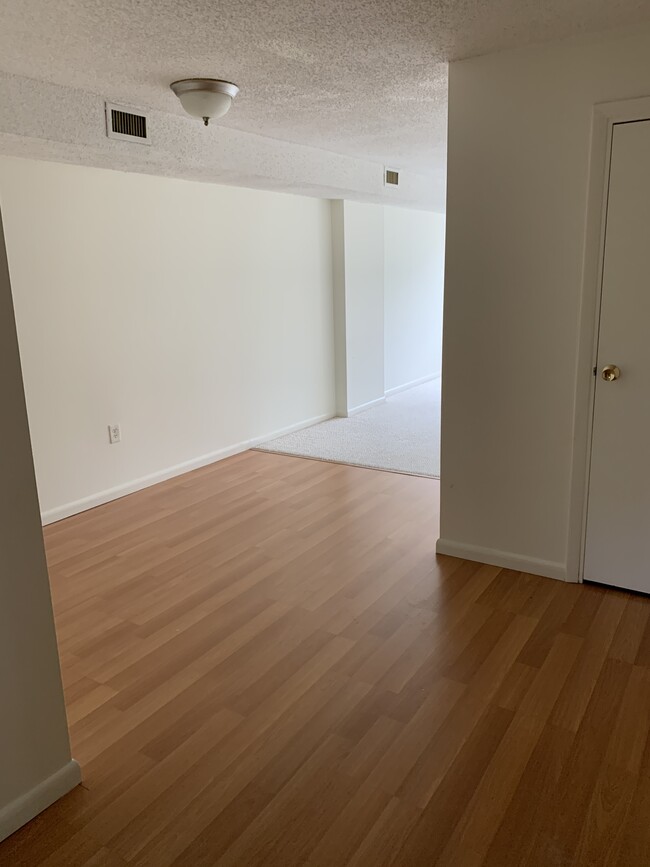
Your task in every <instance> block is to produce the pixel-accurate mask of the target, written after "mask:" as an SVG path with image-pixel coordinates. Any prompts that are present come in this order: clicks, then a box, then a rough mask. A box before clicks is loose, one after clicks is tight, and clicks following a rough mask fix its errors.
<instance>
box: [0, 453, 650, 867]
mask: <svg viewBox="0 0 650 867" xmlns="http://www.w3.org/2000/svg"><path fill="white" fill-rule="evenodd" d="M437 485H438V483H437V482H435V481H433V480H430V479H422V478H414V477H409V476H401V475H396V474H392V473H382V472H377V471H373V470H364V469H359V468H354V467H345V466H338V465H334V464H327V463H322V462H318V461H308V460H303V459H300V458H290V457H285V456H281V455H273V454H263V453H259V452H248V453H245V454H243V455H239V456H237V457H234V458H230V459H228V460H226V461H223V462H221V463H219V464H215V465H212V466H210V467H206V468H204V469H201V470H197V471H195V472H193V473H190V474H188V475H186V476H182V477H180V478H177V479H173V480H171V481H169V482H165V483H163V484H161V485H158V486H156V487H155V488H150V489H148V490H146V491H142V492H140V493H138V494H134V495H132V496H130V497H126V498H124V499H122V500H119V501H117V502H114V503H111V504H108V505H106V506H102V507H100V508H98V509H94V510H93V511H89V512H86V513H84V514H82V515H78V516H76V517H74V518H70V519H68V520H66V521H62V522H60V523H58V524H55V525H52V526H51V527H48V528H47V530H46V533H45V536H46V545H47V552H48V560H49V564H50V569H51V580H52V590H53V596H54V606H55V613H56V623H57V631H58V636H59V644H60V651H61V661H62V667H63V677H64V682H65V691H66V701H67V708H68V718H69V723H70V732H71V738H72V745H73V755H74V756H75V757H76V758H77V759H78V760H79V762H80V763H81V765H82V769H83V775H84V784H83V786H82V787H79V788H77V789H76V790H75V791H73V792H71V793H70V794H69V795H68V796H67V797H65V798H63V799H62V800H61V801H59V802H58V803H57V804H55V805H54V806H53V807H51V808H50V809H49V810H47V811H46V812H45V813H43V814H41V816H39V817H38V818H37V819H35V820H34V821H33V822H31V823H30V824H29V825H28V826H26V827H25V828H23V829H21V830H20V831H19V832H17V833H16V834H15V835H14V836H13V837H11V838H10V839H9V840H7V841H5V842H4V843H3V844H0V863H1V864H2V865H11V867H18V865H29V867H34V865H53V867H60V865H87V867H100V865H106V867H118V865H121V867H124V865H152V867H166V865H188V867H198V865H237V867H248V865H282V867H292V865H298V864H309V865H327V867H337V865H348V864H350V865H363V867H380V865H389V864H390V865H399V867H411V865H423V867H424V865H427V867H429V865H434V864H435V865H447V867H451V865H453V867H477V865H486V867H510V865H536V867H565V865H566V867H569V865H571V867H580V865H619V867H642V865H648V864H650V741H649V739H648V728H649V722H650V620H649V615H650V600H648V599H646V598H642V597H639V596H633V595H630V594H626V593H623V592H618V591H612V590H607V589H604V588H597V587H590V586H578V585H570V584H562V583H561V582H557V581H552V580H549V579H543V578H536V577H533V576H531V575H524V574H519V573H515V572H510V571H508V570H500V569H498V568H496V567H491V566H482V565H479V564H475V563H469V562H463V561H460V560H456V559H453V558H451V557H437V558H436V557H435V554H434V544H435V538H436V532H435V522H436V518H437Z"/></svg>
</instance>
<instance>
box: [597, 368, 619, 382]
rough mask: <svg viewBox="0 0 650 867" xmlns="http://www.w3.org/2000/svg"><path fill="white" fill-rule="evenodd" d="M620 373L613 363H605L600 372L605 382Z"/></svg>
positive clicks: (612, 380) (617, 376) (615, 377)
mask: <svg viewBox="0 0 650 867" xmlns="http://www.w3.org/2000/svg"><path fill="white" fill-rule="evenodd" d="M620 375H621V371H620V369H619V368H618V367H617V366H616V365H615V364H606V365H605V367H603V372H602V374H601V376H602V377H603V379H604V380H605V382H614V380H615V379H618V378H619V376H620Z"/></svg>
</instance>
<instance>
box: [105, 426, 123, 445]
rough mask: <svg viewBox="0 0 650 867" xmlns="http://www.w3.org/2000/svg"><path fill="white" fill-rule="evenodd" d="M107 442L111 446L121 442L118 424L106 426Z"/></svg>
mask: <svg viewBox="0 0 650 867" xmlns="http://www.w3.org/2000/svg"><path fill="white" fill-rule="evenodd" d="M108 441H109V442H110V444H111V445H115V443H119V442H122V431H121V430H120V426H119V424H109V426H108Z"/></svg>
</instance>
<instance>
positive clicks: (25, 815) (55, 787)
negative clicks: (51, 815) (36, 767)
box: [0, 759, 81, 840]
mask: <svg viewBox="0 0 650 867" xmlns="http://www.w3.org/2000/svg"><path fill="white" fill-rule="evenodd" d="M80 782H81V769H80V768H79V765H78V764H77V762H75V760H74V759H70V761H69V762H68V764H67V765H64V766H63V767H62V768H61V769H60V770H58V771H57V772H56V773H55V774H52V776H51V777H48V778H47V779H46V780H43V782H42V783H39V784H38V785H37V786H34V788H33V789H31V790H30V791H29V792H27V793H26V794H24V795H21V797H20V798H16V800H15V801H12V802H11V803H10V804H7V806H6V807H3V808H2V809H0V840H5V839H6V838H7V837H8V836H9V835H10V834H13V833H14V831H17V830H18V828H22V826H23V825H25V824H26V823H27V822H29V821H31V820H32V819H33V818H34V817H35V816H38V814H39V813H42V812H43V810H45V809H47V807H49V806H50V805H51V804H53V803H54V802H55V801H58V800H59V798H62V797H63V795H67V793H68V792H69V791H71V789H74V787H75V786H78V785H79V783H80Z"/></svg>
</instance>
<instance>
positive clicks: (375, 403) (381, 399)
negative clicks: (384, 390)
mask: <svg viewBox="0 0 650 867" xmlns="http://www.w3.org/2000/svg"><path fill="white" fill-rule="evenodd" d="M385 402H386V395H384V396H383V397H378V398H376V400H369V401H368V403H360V404H359V406H353V407H352V409H349V410H348V411H347V413H346V414H345V415H344V416H343V418H350V417H351V416H353V415H357V414H358V413H360V412H365V411H366V410H367V409H372V407H373V406H379V404H380V403H385Z"/></svg>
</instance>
